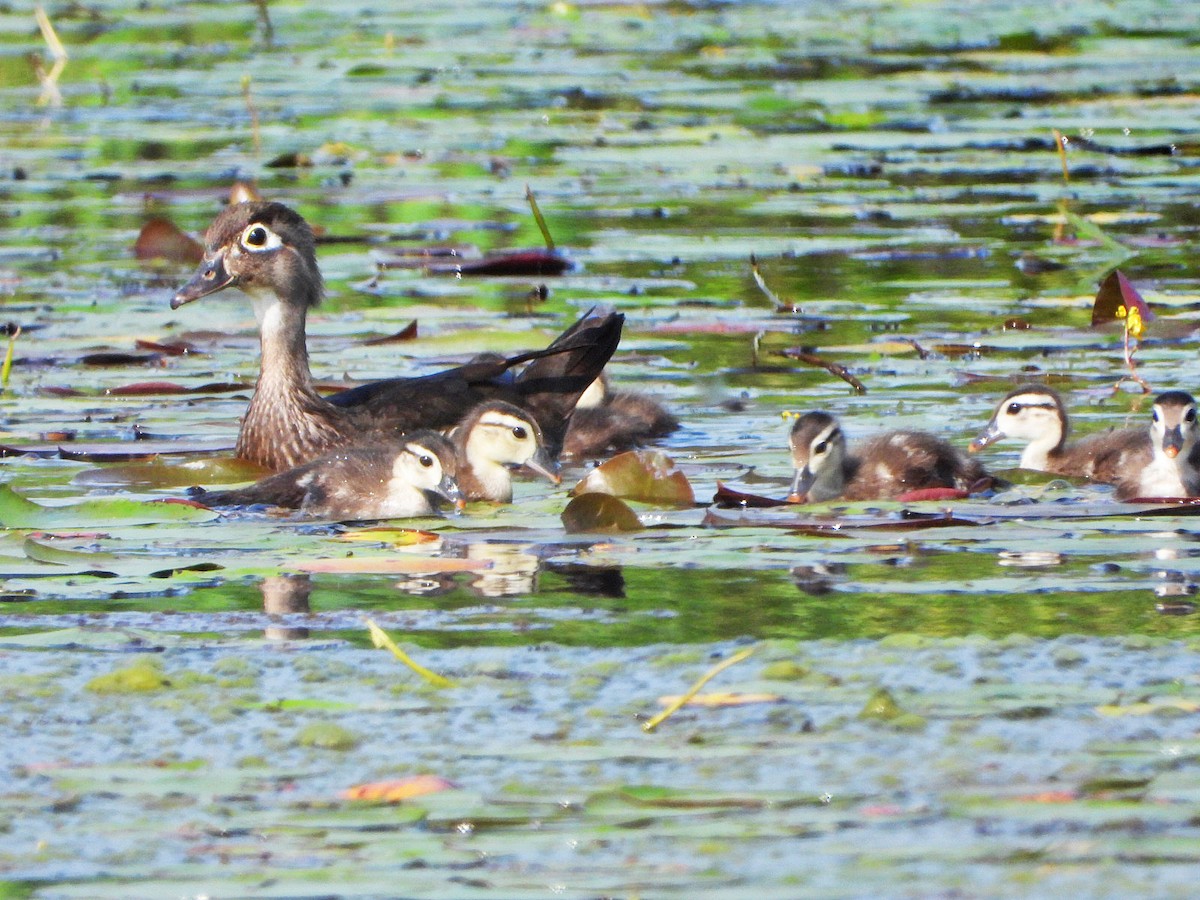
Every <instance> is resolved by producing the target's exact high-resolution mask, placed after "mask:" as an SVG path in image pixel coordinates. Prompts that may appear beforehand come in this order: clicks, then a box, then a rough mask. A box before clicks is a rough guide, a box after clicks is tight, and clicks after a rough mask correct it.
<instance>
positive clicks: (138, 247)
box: [133, 219, 204, 265]
mask: <svg viewBox="0 0 1200 900" xmlns="http://www.w3.org/2000/svg"><path fill="white" fill-rule="evenodd" d="M133 255H134V256H136V257H137V258H138V259H165V260H168V261H169V262H177V263H188V264H190V265H196V264H197V263H199V262H200V260H202V259H204V246H203V245H202V244H201V243H200V242H199V241H197V240H196V239H195V238H193V237H191V236H190V235H188V234H185V233H184V232H183V231H181V230H180V229H179V226H177V225H176V224H175V223H174V222H172V221H170V220H169V219H151V220H150V221H149V222H147V223H146V224H145V225H143V226H142V230H141V231H140V232H138V236H137V240H136V241H135V242H134V244H133Z"/></svg>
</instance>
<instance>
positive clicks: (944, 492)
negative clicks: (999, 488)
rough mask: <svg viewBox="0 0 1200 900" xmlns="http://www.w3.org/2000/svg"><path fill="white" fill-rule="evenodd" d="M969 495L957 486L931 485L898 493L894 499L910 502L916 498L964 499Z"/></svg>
mask: <svg viewBox="0 0 1200 900" xmlns="http://www.w3.org/2000/svg"><path fill="white" fill-rule="evenodd" d="M970 496H971V494H970V493H969V492H968V491H960V490H959V489H958V488H947V487H932V488H921V489H920V490H917V491H908V492H907V493H905V494H898V495H897V496H896V498H895V499H896V500H897V501H898V502H900V503H912V502H914V501H917V500H965V499H967V497H970Z"/></svg>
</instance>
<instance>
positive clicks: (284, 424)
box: [235, 294, 342, 471]
mask: <svg viewBox="0 0 1200 900" xmlns="http://www.w3.org/2000/svg"><path fill="white" fill-rule="evenodd" d="M251 296H252V298H253V300H254V310H255V314H256V315H257V317H258V320H259V334H260V339H261V343H262V362H261V368H260V369H259V374H258V384H257V385H256V386H255V388H254V396H253V397H251V398H250V406H249V408H248V409H247V410H246V417H245V419H243V420H242V429H241V432H240V433H239V434H238V442H237V449H236V451H235V452H236V453H237V455H238V456H239V457H241V458H242V459H248V460H250V461H251V462H255V463H258V464H259V465H262V466H266V467H267V468H269V469H272V470H274V471H279V470H281V469H286V468H288V467H290V466H294V465H297V464H299V463H301V462H305V461H307V460H309V459H312V458H313V457H315V456H319V455H320V454H321V453H323V452H324V451H325V450H327V449H329V448H330V447H332V446H336V445H337V444H339V443H342V436H341V434H340V432H339V429H338V427H337V426H338V421H337V420H338V415H337V413H338V411H337V410H336V409H335V408H334V407H332V406H331V405H330V404H329V402H328V401H327V400H325V399H323V398H322V397H320V396H319V395H318V394H317V392H316V390H314V388H313V384H312V373H311V372H310V371H309V368H308V349H307V347H306V346H305V341H304V324H305V310H306V307H305V306H303V305H300V304H294V303H284V302H282V301H281V300H279V298H278V297H276V296H275V295H274V294H269V295H268V294H263V295H259V296H255V295H251Z"/></svg>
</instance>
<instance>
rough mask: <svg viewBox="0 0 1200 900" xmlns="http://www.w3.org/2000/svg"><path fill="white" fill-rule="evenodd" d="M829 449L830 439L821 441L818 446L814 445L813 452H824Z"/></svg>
mask: <svg viewBox="0 0 1200 900" xmlns="http://www.w3.org/2000/svg"><path fill="white" fill-rule="evenodd" d="M828 449H829V441H821V443H819V444H817V446H815V447H813V453H824V452H825V451H826V450H828Z"/></svg>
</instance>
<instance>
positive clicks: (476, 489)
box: [451, 400, 562, 503]
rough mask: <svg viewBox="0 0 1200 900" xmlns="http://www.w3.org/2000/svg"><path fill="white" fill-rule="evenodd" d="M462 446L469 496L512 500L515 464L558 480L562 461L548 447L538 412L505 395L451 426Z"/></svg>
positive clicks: (463, 483) (462, 478) (461, 478)
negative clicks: (555, 459)
mask: <svg viewBox="0 0 1200 900" xmlns="http://www.w3.org/2000/svg"><path fill="white" fill-rule="evenodd" d="M451 438H452V439H453V440H454V443H455V446H456V447H457V449H458V463H459V465H458V476H457V479H458V483H459V487H460V488H462V491H463V494H464V495H465V496H466V497H467V499H469V500H491V501H494V502H497V503H511V502H512V494H513V489H512V474H511V473H510V472H509V467H510V466H525V467H526V468H528V469H530V470H532V471H534V472H536V473H538V474H539V475H541V476H543V477H545V478H547V479H549V480H550V481H551V482H553V483H554V484H559V483H560V482H561V481H562V478H561V477H560V476H559V474H558V471H557V469H558V467H557V466H556V465H555V463H554V462H553V461H552V460H551V459H550V457H549V456H548V455H547V453H546V448H545V446H544V444H543V440H542V429H541V428H540V427H539V426H538V423H537V422H536V421H535V420H534V418H533V416H531V415H530V414H529V413H527V412H525V411H524V410H522V409H519V408H518V407H516V406H513V404H511V403H505V402H504V401H503V400H489V401H487V402H485V403H481V404H479V405H478V406H476V407H475V408H474V409H473V410H471V412H470V413H468V414H467V416H466V418H464V419H463V420H462V422H460V423H459V424H458V425H457V426H456V427H455V428H454V431H453V432H451Z"/></svg>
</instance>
